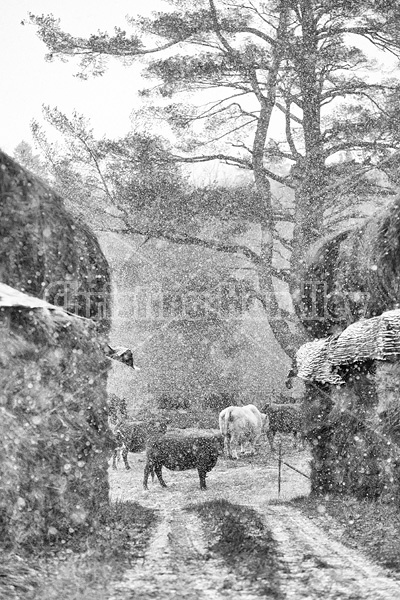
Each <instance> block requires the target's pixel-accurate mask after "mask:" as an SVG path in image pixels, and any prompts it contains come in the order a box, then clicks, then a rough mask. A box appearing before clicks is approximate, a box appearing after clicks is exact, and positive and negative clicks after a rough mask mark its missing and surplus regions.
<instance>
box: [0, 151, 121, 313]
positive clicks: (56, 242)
mask: <svg viewBox="0 0 400 600" xmlns="http://www.w3.org/2000/svg"><path fill="white" fill-rule="evenodd" d="M0 280H1V281H3V282H4V283H6V284H8V285H10V286H13V287H15V288H17V289H18V290H21V291H23V292H26V293H28V294H31V295H32V296H35V297H37V298H45V299H46V300H48V301H49V302H50V303H53V304H57V305H60V304H61V305H62V306H63V307H65V308H66V309H67V310H69V311H71V312H76V313H77V314H79V315H81V316H85V317H90V318H98V319H102V320H103V322H104V320H105V318H107V316H108V314H107V313H109V310H110V307H109V295H110V287H109V281H110V274H109V267H108V263H107V260H106V258H105V257H104V254H103V253H102V251H101V249H100V246H99V243H98V241H97V238H96V236H95V235H94V234H93V232H92V231H90V229H89V228H88V227H87V226H86V225H84V224H83V223H77V222H76V221H75V220H74V219H73V218H72V216H71V215H70V214H69V213H68V212H67V210H66V209H65V207H64V203H63V200H62V198H61V197H60V196H59V195H58V194H57V193H56V192H55V191H54V190H52V189H51V188H50V187H49V186H48V185H47V184H46V183H45V182H43V181H42V180H40V179H39V178H38V177H36V176H35V175H33V174H32V173H30V172H29V171H27V170H26V169H24V168H22V167H21V166H20V165H19V164H18V163H16V162H15V161H14V160H13V159H11V158H10V157H9V156H7V155H6V154H5V153H3V152H1V151H0ZM107 303H108V305H107Z"/></svg>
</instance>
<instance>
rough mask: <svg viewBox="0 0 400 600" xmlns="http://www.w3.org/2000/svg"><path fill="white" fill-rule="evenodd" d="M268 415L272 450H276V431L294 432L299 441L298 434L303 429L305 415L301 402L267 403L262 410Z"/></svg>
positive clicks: (268, 434) (268, 433)
mask: <svg viewBox="0 0 400 600" xmlns="http://www.w3.org/2000/svg"><path fill="white" fill-rule="evenodd" d="M262 412H263V413H265V414H266V415H268V418H269V429H268V431H267V437H268V441H269V444H270V446H271V450H274V438H275V435H276V433H277V432H278V431H279V433H292V434H293V436H294V439H295V445H296V443H297V434H298V433H299V432H300V433H301V432H302V429H303V416H302V410H301V406H300V405H299V404H273V403H270V404H266V405H265V406H264V408H263V410H262Z"/></svg>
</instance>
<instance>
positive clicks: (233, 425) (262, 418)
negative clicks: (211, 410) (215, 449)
mask: <svg viewBox="0 0 400 600" xmlns="http://www.w3.org/2000/svg"><path fill="white" fill-rule="evenodd" d="M263 427H264V428H265V427H268V418H267V416H266V415H265V414H263V413H261V412H260V411H259V410H258V408H257V407H256V406H254V404H247V406H228V408H224V410H222V411H221V412H220V414H219V429H220V431H221V433H222V435H223V436H224V447H225V453H226V454H227V456H228V458H233V459H237V457H238V455H237V446H238V445H239V444H240V445H241V452H244V445H245V444H246V442H247V443H248V444H249V445H250V453H251V454H254V453H255V451H256V444H257V442H258V440H259V439H260V437H261V433H262V430H263Z"/></svg>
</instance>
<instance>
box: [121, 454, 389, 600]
mask: <svg viewBox="0 0 400 600" xmlns="http://www.w3.org/2000/svg"><path fill="white" fill-rule="evenodd" d="M129 460H130V463H131V466H132V470H131V471H125V470H123V469H122V465H120V466H119V469H118V470H117V471H112V470H110V486H111V497H112V499H113V500H114V501H116V500H119V501H125V500H134V501H137V502H139V503H140V504H142V505H144V506H148V507H151V508H155V509H157V510H158V511H159V517H160V518H159V522H158V525H157V527H156V529H155V531H154V533H153V536H152V539H151V540H150V543H149V547H148V549H147V552H146V555H145V559H144V560H143V561H141V562H139V563H137V564H136V565H135V567H134V568H132V569H130V570H129V571H127V572H126V575H125V577H124V579H123V580H122V581H121V582H119V584H118V585H117V586H116V588H115V593H114V595H113V596H112V597H110V600H126V599H128V598H135V599H136V598H137V599H138V600H148V599H150V598H157V599H158V598H160V599H164V598H165V599H166V600H169V599H171V600H172V599H175V598H176V599H177V600H179V599H181V598H182V599H185V600H186V599H188V600H192V599H193V600H195V599H198V600H203V599H204V600H208V599H210V600H220V599H221V598H224V599H232V600H236V599H238V600H256V599H257V598H268V596H265V594H264V595H261V594H260V592H259V588H258V587H257V586H256V585H254V582H253V583H252V582H250V581H248V580H246V579H244V578H241V577H239V576H238V575H237V574H236V573H235V572H232V570H231V569H230V568H229V566H228V565H227V564H225V562H224V560H223V559H222V558H221V557H220V556H217V555H215V554H214V553H213V552H212V551H211V550H210V532H208V531H204V528H203V526H202V523H201V521H200V519H199V518H198V517H197V516H196V515H195V514H194V513H192V512H187V511H186V510H183V509H184V508H185V507H187V506H189V505H192V504H195V503H199V502H205V501H208V500H212V499H221V498H224V499H225V500H227V501H229V502H231V503H233V504H240V505H245V506H249V507H251V508H253V509H255V510H256V511H257V512H258V513H259V515H260V516H262V518H263V520H264V523H265V525H266V527H267V528H268V529H269V531H271V533H272V535H273V538H274V539H275V540H276V542H277V544H278V555H279V565H280V567H279V568H280V583H281V591H282V595H281V598H286V599H287V600H303V599H304V600H319V599H321V598H323V599H327V600H359V599H360V600H361V599H365V600H396V599H397V598H399V599H400V581H397V580H396V579H394V578H392V577H391V576H390V574H389V573H388V572H387V571H385V570H384V569H382V568H381V567H378V566H376V565H374V564H373V563H372V562H371V561H369V560H368V559H367V558H366V557H364V556H363V555H362V554H360V553H359V552H357V551H355V550H352V549H349V548H346V547H345V546H343V545H342V544H341V543H340V541H338V540H337V539H335V538H334V537H332V536H331V535H329V534H328V533H326V532H325V531H323V529H322V528H320V527H318V525H317V524H316V522H315V520H313V521H311V520H310V519H309V518H308V517H307V516H304V515H303V514H302V513H300V512H299V511H297V510H295V509H293V508H292V507H290V506H287V505H285V504H271V501H274V500H277V499H278V487H277V471H278V468H277V461H276V458H274V457H271V455H270V454H268V455H264V456H263V455H261V456H259V457H258V458H257V459H251V458H249V457H246V458H244V459H240V460H239V461H237V462H236V461H235V462H233V461H226V460H224V459H220V460H219V461H218V464H217V466H216V468H215V469H214V470H213V471H212V472H211V473H210V474H209V475H208V477H207V486H208V489H207V491H200V489H199V482H198V476H197V472H196V471H186V472H180V473H175V472H170V471H167V470H165V480H166V482H167V484H168V488H167V489H163V488H161V487H160V486H159V484H158V482H155V483H154V484H151V483H150V485H149V491H148V492H145V491H143V490H142V476H143V466H144V455H143V454H136V455H133V454H130V455H129ZM285 460H287V462H289V463H290V464H292V465H293V466H294V467H296V468H298V469H299V470H301V471H302V472H304V473H307V472H308V471H309V456H308V454H307V452H294V451H288V454H287V455H286V458H285ZM308 492H309V480H308V479H306V478H305V477H303V476H302V475H300V474H299V473H297V472H295V471H293V470H291V469H289V468H288V467H284V469H283V472H282V484H281V494H280V497H279V499H280V500H290V499H291V498H293V497H296V496H299V495H307V494H308ZM321 518H322V517H321ZM271 597H272V596H271Z"/></svg>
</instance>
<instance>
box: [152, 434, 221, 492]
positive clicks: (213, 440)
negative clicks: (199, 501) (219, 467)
mask: <svg viewBox="0 0 400 600" xmlns="http://www.w3.org/2000/svg"><path fill="white" fill-rule="evenodd" d="M221 452H222V438H221V435H220V434H219V432H218V431H214V430H207V431H202V430H194V431H192V432H190V431H189V430H188V431H185V430H180V431H179V430H177V431H170V432H169V433H167V434H166V435H163V436H161V437H158V438H155V439H153V440H150V441H149V442H148V443H147V445H146V457H147V461H146V466H145V468H144V479H143V487H144V489H145V490H147V480H148V477H149V474H151V475H152V476H153V472H154V473H155V474H156V475H157V478H158V481H159V482H160V485H161V486H162V487H167V484H166V483H165V481H164V479H163V476H162V468H163V467H166V468H167V469H170V470H171V471H186V470H188V469H197V472H198V474H199V479H200V489H201V490H205V489H206V476H207V473H208V472H209V471H211V469H213V468H214V467H215V465H216V462H217V459H218V456H219V455H220V454H221Z"/></svg>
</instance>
